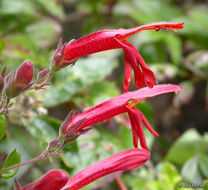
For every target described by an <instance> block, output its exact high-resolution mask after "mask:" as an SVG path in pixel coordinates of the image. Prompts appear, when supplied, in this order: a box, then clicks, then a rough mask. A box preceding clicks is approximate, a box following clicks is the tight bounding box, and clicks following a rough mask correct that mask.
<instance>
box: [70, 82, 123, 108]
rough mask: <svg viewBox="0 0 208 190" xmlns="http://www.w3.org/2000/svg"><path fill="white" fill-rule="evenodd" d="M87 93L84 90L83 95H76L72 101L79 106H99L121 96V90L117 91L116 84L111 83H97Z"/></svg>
mask: <svg viewBox="0 0 208 190" xmlns="http://www.w3.org/2000/svg"><path fill="white" fill-rule="evenodd" d="M86 91H87V92H86ZM86 91H85V90H84V91H83V93H82V92H80V94H78V95H77V94H76V95H74V96H73V97H72V101H73V102H74V103H75V104H76V105H77V106H82V105H84V106H93V105H97V104H99V103H101V102H103V101H106V100H108V99H110V98H113V97H115V96H118V95H119V90H118V89H117V87H116V85H115V83H113V82H109V81H99V82H95V83H93V84H92V85H90V86H89V88H88V89H86ZM84 93H85V94H84Z"/></svg>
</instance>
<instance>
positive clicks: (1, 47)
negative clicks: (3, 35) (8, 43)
mask: <svg viewBox="0 0 208 190" xmlns="http://www.w3.org/2000/svg"><path fill="white" fill-rule="evenodd" d="M3 49H4V43H3V41H2V40H0V52H1V51H2V50H3Z"/></svg>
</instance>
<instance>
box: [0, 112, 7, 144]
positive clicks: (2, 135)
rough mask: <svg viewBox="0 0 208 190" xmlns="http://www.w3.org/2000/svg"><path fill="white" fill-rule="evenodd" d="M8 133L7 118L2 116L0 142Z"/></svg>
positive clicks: (0, 118) (0, 119)
mask: <svg viewBox="0 0 208 190" xmlns="http://www.w3.org/2000/svg"><path fill="white" fill-rule="evenodd" d="M5 132H6V122H5V117H4V116H3V115H0V140H1V139H2V138H3V137H4V135H5Z"/></svg>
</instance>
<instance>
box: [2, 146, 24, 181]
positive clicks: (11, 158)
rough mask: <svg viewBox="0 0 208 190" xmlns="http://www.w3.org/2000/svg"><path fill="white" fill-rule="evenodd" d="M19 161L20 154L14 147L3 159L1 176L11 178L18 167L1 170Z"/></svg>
mask: <svg viewBox="0 0 208 190" xmlns="http://www.w3.org/2000/svg"><path fill="white" fill-rule="evenodd" d="M20 161H21V160H20V154H19V152H18V151H17V150H16V149H15V150H14V151H13V152H11V153H10V154H9V155H8V156H7V158H6V160H5V161H4V163H3V166H2V168H1V177H3V178H6V179H8V178H11V177H12V176H14V175H15V174H16V173H17V171H18V169H19V168H15V169H11V170H9V171H7V172H3V170H4V169H6V168H9V167H11V166H13V165H16V164H19V163H20Z"/></svg>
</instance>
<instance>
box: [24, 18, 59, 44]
mask: <svg viewBox="0 0 208 190" xmlns="http://www.w3.org/2000/svg"><path fill="white" fill-rule="evenodd" d="M60 32H61V27H60V25H59V24H58V23H57V22H55V21H52V20H49V19H45V20H43V19H42V20H41V21H40V22H38V23H35V24H33V25H30V26H29V27H28V28H27V34H28V36H29V37H30V38H31V39H32V40H33V41H34V43H35V44H36V45H37V46H38V47H41V48H46V47H50V46H52V45H54V43H55V42H57V34H59V33H60Z"/></svg>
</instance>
